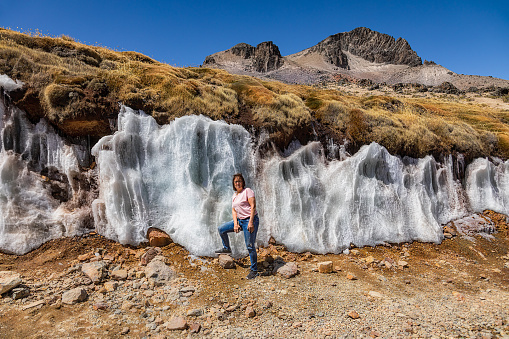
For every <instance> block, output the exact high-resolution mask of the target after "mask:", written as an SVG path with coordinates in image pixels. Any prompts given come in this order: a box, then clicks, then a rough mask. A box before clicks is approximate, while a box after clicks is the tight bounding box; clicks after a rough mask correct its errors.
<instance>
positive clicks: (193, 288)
mask: <svg viewBox="0 0 509 339" xmlns="http://www.w3.org/2000/svg"><path fill="white" fill-rule="evenodd" d="M483 216H484V217H490V218H492V220H497V222H496V228H497V230H498V232H497V233H496V234H494V237H493V238H490V239H487V238H485V237H482V236H480V235H479V234H471V235H470V237H466V236H455V237H454V236H452V235H451V234H449V236H450V237H452V238H451V239H448V240H445V241H444V242H443V243H442V244H441V245H436V244H422V243H412V244H402V245H388V244H387V245H386V246H377V247H368V248H360V249H357V248H355V249H351V250H350V251H347V252H345V253H344V254H339V255H314V254H311V253H302V254H296V253H291V252H288V251H286V250H285V249H284V248H283V247H282V246H281V245H277V244H271V245H269V246H268V247H266V248H260V249H259V250H258V252H259V266H260V267H261V268H263V275H261V276H259V277H257V278H256V279H254V280H246V279H245V276H246V274H247V270H248V263H249V259H248V258H240V259H237V260H235V263H234V266H233V268H231V269H224V268H222V267H221V260H218V259H217V258H205V257H202V258H196V257H193V256H189V253H188V252H187V251H186V250H185V249H183V248H181V247H180V246H178V245H176V244H169V245H167V246H164V247H162V248H161V249H159V248H153V247H152V248H146V247H145V248H144V247H140V248H129V247H125V246H121V245H119V244H118V243H114V242H112V241H108V240H106V239H104V238H103V237H100V236H98V235H87V236H83V237H75V238H65V239H58V240H55V241H52V242H49V243H47V244H45V245H43V246H42V247H41V248H39V249H37V250H35V251H33V252H32V253H30V254H27V255H25V256H22V257H18V256H12V255H5V254H1V253H0V270H1V271H5V270H9V274H7V273H5V272H2V278H1V281H0V282H1V283H2V287H4V284H3V283H5V282H6V281H7V280H8V277H11V279H9V281H10V282H11V284H10V286H9V287H6V288H8V289H9V290H8V291H6V292H5V293H4V294H3V295H2V298H1V299H0V303H1V305H2V306H1V308H0V336H1V337H3V338H42V337H52V338H62V337H71V338H79V337H84V336H88V337H91V338H121V337H126V338H129V337H135V338H142V337H152V338H184V337H187V338H231V337H242V338H260V337H265V336H268V337H273V338H310V337H318V338H334V337H336V338H357V337H361V338H365V337H366V338H369V337H370V338H377V337H379V338H407V337H408V338H410V337H412V338H414V337H419V338H442V337H447V338H451V337H452V338H465V337H468V338H507V336H508V335H509V308H508V300H509V293H508V290H507V288H508V287H509V281H508V279H507V277H508V273H509V256H508V251H509V242H508V238H507V235H508V234H507V224H506V223H505V216H502V215H495V214H493V213H491V212H486V213H484V214H483ZM450 231H451V232H454V231H453V230H451V229H450ZM285 263H287V265H288V266H290V265H292V266H295V267H297V269H298V272H295V273H298V274H297V275H295V276H293V277H290V276H289V275H288V276H286V277H285V276H284V275H282V274H281V273H276V274H272V272H277V271H282V270H281V268H280V269H277V270H274V269H275V268H276V267H278V266H281V265H284V264H285ZM283 267H284V266H283ZM155 268H157V269H159V272H165V273H166V275H165V277H166V279H161V277H160V276H157V275H154V269H155ZM331 269H332V270H331ZM161 275H162V274H161ZM13 285H16V286H14V287H13Z"/></svg>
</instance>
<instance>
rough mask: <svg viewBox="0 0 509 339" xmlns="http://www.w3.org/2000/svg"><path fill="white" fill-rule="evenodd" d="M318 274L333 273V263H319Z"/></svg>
mask: <svg viewBox="0 0 509 339" xmlns="http://www.w3.org/2000/svg"><path fill="white" fill-rule="evenodd" d="M318 272H320V273H332V261H324V262H319V263H318Z"/></svg>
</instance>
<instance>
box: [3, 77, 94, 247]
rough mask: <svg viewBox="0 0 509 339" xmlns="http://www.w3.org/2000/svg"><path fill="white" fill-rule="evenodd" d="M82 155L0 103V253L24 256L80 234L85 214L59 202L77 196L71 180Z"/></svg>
mask: <svg viewBox="0 0 509 339" xmlns="http://www.w3.org/2000/svg"><path fill="white" fill-rule="evenodd" d="M3 80H4V79H3V78H0V86H5V81H3ZM11 82H12V80H11ZM7 83H8V84H9V82H7ZM11 85H12V83H11ZM85 151H86V150H85V149H83V147H80V146H78V145H68V144H65V143H64V141H63V140H62V139H61V138H60V137H59V136H58V135H57V134H56V133H55V132H54V131H53V128H52V127H50V126H49V125H48V124H47V123H46V122H45V121H44V120H41V121H40V122H39V123H37V124H36V125H33V124H32V123H30V121H28V119H27V118H26V117H25V114H24V113H23V112H22V111H20V110H19V109H17V108H15V107H12V106H11V107H10V108H6V106H5V104H4V102H3V99H0V250H1V251H4V252H8V253H16V254H23V253H26V252H28V251H30V250H32V249H34V248H37V247H38V246H40V245H41V244H43V243H44V242H46V241H48V240H51V239H56V238H59V237H62V236H65V235H74V234H79V233H81V232H83V218H84V217H85V214H86V212H84V211H83V210H81V209H76V210H74V211H73V212H71V211H68V210H66V209H65V204H63V203H62V200H72V197H73V195H75V194H76V193H77V192H76V190H78V185H77V184H76V183H75V182H73V178H74V177H75V176H77V175H78V173H79V171H80V168H79V165H78V160H79V159H78V154H84V153H86V152H85ZM40 173H45V174H46V175H45V176H43V175H41V174H40ZM56 194H59V195H60V196H61V199H58V198H55V197H54V195H56ZM62 197H64V198H62ZM84 209H85V210H86V207H84Z"/></svg>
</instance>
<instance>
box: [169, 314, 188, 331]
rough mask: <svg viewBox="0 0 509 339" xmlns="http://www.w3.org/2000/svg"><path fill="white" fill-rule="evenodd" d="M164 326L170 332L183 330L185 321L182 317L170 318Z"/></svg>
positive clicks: (185, 324) (185, 326)
mask: <svg viewBox="0 0 509 339" xmlns="http://www.w3.org/2000/svg"><path fill="white" fill-rule="evenodd" d="M164 326H165V327H166V328H167V329H168V330H170V331H176V330H185V329H186V328H187V321H186V319H184V318H183V317H172V318H170V320H168V321H167V322H166V323H165V324H164Z"/></svg>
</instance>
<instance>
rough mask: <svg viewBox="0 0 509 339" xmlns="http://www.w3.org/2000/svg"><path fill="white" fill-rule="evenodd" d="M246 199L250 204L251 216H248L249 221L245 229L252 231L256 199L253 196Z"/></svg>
mask: <svg viewBox="0 0 509 339" xmlns="http://www.w3.org/2000/svg"><path fill="white" fill-rule="evenodd" d="M247 201H248V202H249V205H250V206H251V216H250V218H249V223H248V224H247V230H248V231H249V232H250V233H253V232H254V226H253V218H254V216H255V214H256V199H255V197H252V198H248V199H247Z"/></svg>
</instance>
